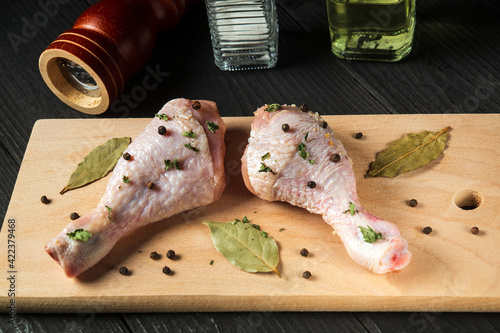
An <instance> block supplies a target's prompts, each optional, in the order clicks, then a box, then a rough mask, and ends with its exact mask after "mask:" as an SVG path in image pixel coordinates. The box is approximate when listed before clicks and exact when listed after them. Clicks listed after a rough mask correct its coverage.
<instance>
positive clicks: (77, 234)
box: [66, 229, 92, 242]
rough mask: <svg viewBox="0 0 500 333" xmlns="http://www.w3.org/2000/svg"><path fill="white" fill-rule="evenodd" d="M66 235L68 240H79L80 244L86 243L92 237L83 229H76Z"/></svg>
mask: <svg viewBox="0 0 500 333" xmlns="http://www.w3.org/2000/svg"><path fill="white" fill-rule="evenodd" d="M66 235H68V237H69V238H70V239H75V240H80V241H82V242H86V241H87V240H88V239H89V238H90V237H92V234H91V233H90V232H88V231H87V230H83V229H76V230H74V231H72V232H69V233H67V234H66Z"/></svg>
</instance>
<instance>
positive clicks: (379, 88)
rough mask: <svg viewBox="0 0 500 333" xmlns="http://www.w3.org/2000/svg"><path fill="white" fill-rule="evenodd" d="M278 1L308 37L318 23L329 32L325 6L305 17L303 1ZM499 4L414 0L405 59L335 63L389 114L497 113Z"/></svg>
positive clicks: (499, 103) (487, 0)
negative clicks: (414, 16) (412, 41)
mask: <svg viewBox="0 0 500 333" xmlns="http://www.w3.org/2000/svg"><path fill="white" fill-rule="evenodd" d="M306 2H307V1H306ZM282 3H283V4H285V5H284V7H285V8H287V10H289V11H290V12H291V14H290V15H293V16H294V17H295V18H296V20H297V25H300V26H301V27H303V28H304V29H306V30H307V31H308V32H309V33H310V34H311V36H313V35H318V36H319V35H321V34H323V33H322V32H321V31H320V29H321V28H320V26H321V27H322V30H324V31H328V25H327V20H326V8H323V7H321V6H320V5H318V4H316V5H315V6H314V8H315V10H314V11H313V10H309V11H308V12H307V20H306V19H304V16H305V15H304V14H303V12H304V10H305V8H306V4H304V2H295V1H285V2H282ZM315 3H316V2H315ZM307 6H309V2H307ZM499 7H500V5H499V4H498V2H496V1H492V0H482V1H477V2H474V1H472V2H470V1H469V2H466V1H461V2H460V3H458V4H456V3H454V4H453V5H452V6H450V4H449V3H442V2H438V1H427V2H418V3H417V29H416V34H415V46H414V49H413V51H412V53H411V54H410V56H409V57H408V59H406V60H403V61H401V62H399V63H394V64H391V63H377V62H362V61H359V62H356V61H345V60H341V59H336V61H337V62H338V64H340V65H341V66H342V67H343V68H344V70H345V71H347V72H348V73H349V74H350V75H351V76H352V80H354V81H356V82H358V83H359V84H360V85H362V86H363V87H364V88H365V89H366V90H367V91H368V92H369V93H370V94H371V95H372V96H373V97H374V98H376V99H377V100H378V101H379V102H380V103H381V104H382V105H383V106H384V107H385V108H386V109H387V110H388V111H389V112H391V113H493V112H496V113H498V112H499V111H500V94H498V91H500V72H499V70H500V61H499V58H498V54H499V47H500V43H499V42H500V34H499V33H500V23H499V21H498V19H497V18H496V17H497V16H496V14H495V13H498V11H499V9H500V8H499ZM450 9H451V10H450ZM311 22H313V23H311ZM311 38H313V37H311ZM323 39H324V38H323ZM323 43H325V42H324V41H323ZM332 57H333V56H332Z"/></svg>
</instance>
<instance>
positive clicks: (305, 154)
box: [297, 142, 309, 160]
mask: <svg viewBox="0 0 500 333" xmlns="http://www.w3.org/2000/svg"><path fill="white" fill-rule="evenodd" d="M297 149H298V150H299V156H300V157H302V159H304V160H305V159H307V158H308V157H309V153H308V152H307V151H306V145H305V144H304V143H302V142H301V143H299V145H298V146H297Z"/></svg>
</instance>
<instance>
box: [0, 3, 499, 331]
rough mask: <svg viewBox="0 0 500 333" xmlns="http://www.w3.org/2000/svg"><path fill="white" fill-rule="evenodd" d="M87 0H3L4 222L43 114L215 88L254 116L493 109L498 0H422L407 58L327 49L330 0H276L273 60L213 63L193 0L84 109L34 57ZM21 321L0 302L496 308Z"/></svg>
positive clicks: (387, 320) (251, 325)
mask: <svg viewBox="0 0 500 333" xmlns="http://www.w3.org/2000/svg"><path fill="white" fill-rule="evenodd" d="M93 3H95V1H92V0H75V1H69V0H41V1H34V0H31V1H13V0H10V1H9V0H4V1H2V2H1V4H0V31H1V34H0V41H1V43H0V139H1V145H0V163H1V168H0V170H1V172H2V177H0V189H1V191H0V223H1V221H3V220H4V218H7V217H6V216H5V214H6V210H7V206H8V203H9V200H10V196H11V193H12V189H13V187H14V184H15V181H16V177H17V173H18V170H19V166H20V164H21V161H22V158H23V154H24V151H25V149H26V145H27V143H28V139H29V136H30V133H31V130H32V127H33V124H34V123H35V121H36V120H38V119H42V118H117V117H151V115H152V114H153V113H154V112H157V110H159V109H160V107H161V106H162V105H163V104H164V103H165V102H166V101H168V100H170V99H172V98H176V97H187V98H193V99H210V100H214V101H216V102H217V104H218V106H219V109H220V111H221V113H222V115H223V116H250V115H251V114H252V112H253V111H254V110H255V109H256V107H258V106H260V105H263V104H265V103H270V102H271V103H272V102H279V103H289V104H290V103H296V104H300V103H307V104H308V105H309V106H310V108H311V109H312V110H314V111H318V112H319V113H321V114H396V113H499V112H500V19H499V17H500V3H499V2H498V1H497V0H473V1H471V0H427V1H420V0H419V1H418V3H417V22H418V23H417V29H416V35H415V45H414V49H413V51H412V53H411V54H410V56H409V57H408V58H407V59H405V60H404V61H402V62H399V63H392V64H388V63H370V62H350V61H345V60H340V59H337V58H336V57H334V56H333V55H332V54H331V52H330V49H329V34H328V23H327V17H326V5H325V1H324V0H314V1H312V0H311V1H307V0H278V15H279V25H280V40H279V61H278V65H277V67H276V68H274V69H271V70H259V71H246V72H222V71H220V70H219V69H218V68H217V67H216V66H215V65H214V63H213V56H212V49H211V42H210V37H209V31H208V24H207V19H206V13H205V8H204V5H203V2H199V3H196V4H194V5H192V7H191V8H190V9H189V11H188V13H187V14H186V16H185V17H184V18H183V20H182V21H181V23H180V24H179V25H178V27H177V28H176V29H175V30H174V31H173V32H171V33H169V34H167V35H163V36H161V37H159V39H158V41H157V44H156V48H155V50H154V53H153V55H152V57H151V58H150V60H149V62H148V64H147V65H146V67H145V69H144V70H143V71H142V72H140V73H139V74H138V75H137V76H136V77H135V78H134V79H132V81H130V82H129V84H128V86H127V87H126V90H125V92H124V95H122V96H120V97H119V98H118V101H117V102H116V103H115V104H114V106H113V107H112V108H110V109H109V110H108V111H107V112H106V113H104V114H102V115H99V116H90V115H86V114H83V113H79V112H77V111H75V110H73V109H71V108H70V107H68V106H66V105H65V104H63V103H62V102H60V101H59V100H58V99H57V98H56V97H55V96H54V95H53V94H52V92H51V91H50V90H49V89H48V88H47V86H46V85H45V84H44V82H43V81H42V78H41V76H40V74H39V71H38V57H39V55H40V54H41V52H42V51H43V50H44V49H45V48H46V47H47V46H48V45H49V44H50V43H51V42H52V41H53V40H54V39H55V38H56V37H57V36H58V35H59V34H60V33H62V32H64V31H65V30H67V29H69V28H70V27H71V26H72V25H73V23H74V21H75V20H76V18H77V17H78V16H79V15H80V14H81V13H82V12H83V11H84V10H85V9H86V8H87V7H88V6H89V5H91V4H93ZM148 68H149V70H150V71H151V70H156V71H160V72H161V73H162V75H161V76H160V77H159V79H158V83H159V84H158V86H157V87H156V88H154V89H151V90H147V94H146V95H145V96H141V97H140V98H135V99H134V98H130V96H131V92H132V90H133V89H134V87H138V86H141V85H142V81H143V79H144V77H145V76H146V75H148ZM127 96H129V97H128V98H127ZM1 246H5V244H1ZM0 260H2V261H6V259H5V258H0ZM1 267H4V266H3V264H2V265H1ZM2 276H3V275H2ZM0 292H2V293H7V291H5V290H3V291H0ZM5 305H6V304H2V305H1V306H2V308H4V306H5ZM2 311H5V310H2ZM17 323H18V324H17V328H16V327H13V326H11V325H10V324H9V323H8V322H7V316H6V315H5V314H3V315H2V316H1V317H0V332H163V331H165V332H173V331H189V332H205V331H206V332H211V331H222V332H281V331H284V332H295V331H296V332H304V331H309V332H320V331H334V332H438V331H442V332H499V331H500V315H499V314H498V313H434V312H430V313H421V312H414V313H404V312H403V313H363V312H357V313H351V312H333V313H332V312H301V313H287V312H245V313H155V314H150V313H146V314H141V313H137V314H102V313H92V312H90V313H89V312H86V313H68V314H17Z"/></svg>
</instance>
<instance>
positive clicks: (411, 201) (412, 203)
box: [408, 199, 418, 207]
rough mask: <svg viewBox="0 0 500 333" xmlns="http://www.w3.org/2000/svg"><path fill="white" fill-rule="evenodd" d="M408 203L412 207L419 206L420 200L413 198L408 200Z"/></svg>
mask: <svg viewBox="0 0 500 333" xmlns="http://www.w3.org/2000/svg"><path fill="white" fill-rule="evenodd" d="M408 205H410V207H417V206H418V201H417V200H416V199H411V200H410V201H408Z"/></svg>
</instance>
